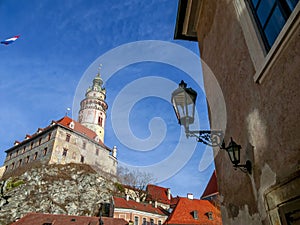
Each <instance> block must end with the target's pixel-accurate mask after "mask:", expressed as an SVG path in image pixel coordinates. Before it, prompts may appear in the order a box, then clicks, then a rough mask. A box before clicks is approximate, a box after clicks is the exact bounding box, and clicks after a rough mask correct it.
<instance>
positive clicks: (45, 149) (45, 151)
mask: <svg viewBox="0 0 300 225" xmlns="http://www.w3.org/2000/svg"><path fill="white" fill-rule="evenodd" d="M47 150H48V149H47V147H46V148H44V151H43V153H44V155H47Z"/></svg>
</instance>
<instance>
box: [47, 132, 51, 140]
mask: <svg viewBox="0 0 300 225" xmlns="http://www.w3.org/2000/svg"><path fill="white" fill-rule="evenodd" d="M50 139H51V133H50V134H48V141H50Z"/></svg>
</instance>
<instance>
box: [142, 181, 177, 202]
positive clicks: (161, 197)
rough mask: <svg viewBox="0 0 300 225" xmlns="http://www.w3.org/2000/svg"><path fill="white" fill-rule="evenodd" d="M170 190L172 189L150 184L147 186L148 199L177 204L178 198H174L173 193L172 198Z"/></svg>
mask: <svg viewBox="0 0 300 225" xmlns="http://www.w3.org/2000/svg"><path fill="white" fill-rule="evenodd" d="M168 190H170V189H169V188H164V187H160V186H156V185H153V184H148V185H147V188H146V191H147V201H157V202H160V203H164V204H168V205H172V204H176V203H177V201H176V198H173V197H172V195H171V194H170V199H169V198H168Z"/></svg>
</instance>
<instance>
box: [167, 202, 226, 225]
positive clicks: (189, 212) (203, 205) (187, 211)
mask: <svg viewBox="0 0 300 225" xmlns="http://www.w3.org/2000/svg"><path fill="white" fill-rule="evenodd" d="M195 211H197V215H198V219H195V218H194V215H193V214H194V212H195ZM209 212H212V220H210V219H209V217H208V213H209ZM164 224H202V225H203V224H205V225H220V224H222V220H221V213H220V211H219V210H218V209H217V208H216V207H214V206H213V205H212V204H211V203H210V202H209V201H207V200H199V199H188V198H179V201H178V203H177V205H176V207H175V208H174V210H173V212H172V213H171V215H170V216H169V218H168V219H167V220H166V222H165V223H164Z"/></svg>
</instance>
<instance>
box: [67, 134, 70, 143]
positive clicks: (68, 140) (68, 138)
mask: <svg viewBox="0 0 300 225" xmlns="http://www.w3.org/2000/svg"><path fill="white" fill-rule="evenodd" d="M70 139H71V135H70V134H67V136H66V142H70Z"/></svg>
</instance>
